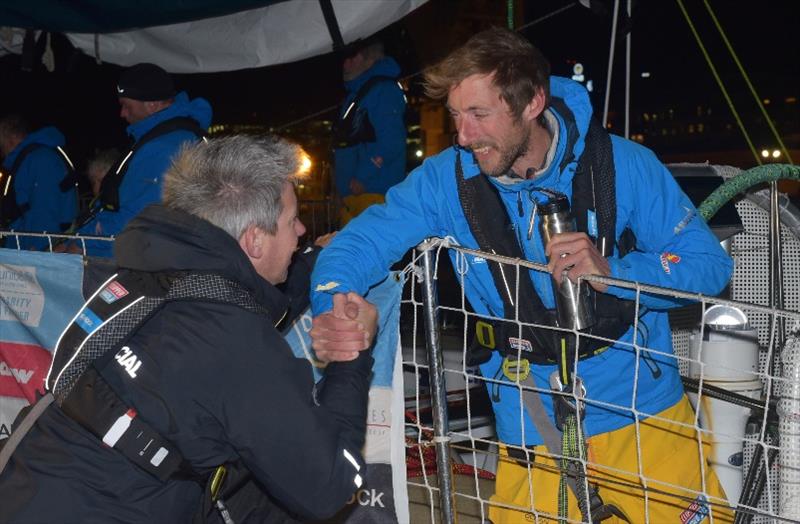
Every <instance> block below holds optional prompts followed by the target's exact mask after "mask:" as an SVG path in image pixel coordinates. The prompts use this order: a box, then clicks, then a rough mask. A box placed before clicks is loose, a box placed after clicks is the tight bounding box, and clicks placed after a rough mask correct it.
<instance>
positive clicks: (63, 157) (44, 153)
mask: <svg viewBox="0 0 800 524" xmlns="http://www.w3.org/2000/svg"><path fill="white" fill-rule="evenodd" d="M64 144H65V139H64V135H63V134H61V132H60V131H59V130H58V129H56V128H55V127H43V128H41V129H33V127H32V126H31V124H30V123H29V122H28V120H27V119H26V118H25V117H23V116H21V115H7V116H5V117H3V118H0V155H2V157H3V164H2V170H0V171H2V174H1V175H0V229H14V230H17V231H30V232H36V233H42V232H48V233H60V232H62V231H64V230H66V229H67V228H68V227H69V225H70V224H71V223H72V219H73V218H74V217H75V214H76V213H77V211H78V195H77V190H76V187H75V185H76V184H75V182H76V179H75V176H74V169H73V166H72V162H71V161H70V159H69V157H68V156H67V154H66V152H64ZM9 238H10V237H9ZM16 238H18V239H19V240H18V241H19V244H17V240H16ZM49 244H50V242H49V241H48V239H47V238H43V237H39V238H37V237H29V236H27V237H26V236H20V237H15V239H13V240H11V241H10V242H9V241H7V243H6V245H7V246H8V247H17V245H19V247H20V248H22V249H47V247H48V245H49Z"/></svg>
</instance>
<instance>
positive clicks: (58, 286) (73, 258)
mask: <svg viewBox="0 0 800 524" xmlns="http://www.w3.org/2000/svg"><path fill="white" fill-rule="evenodd" d="M82 283H83V260H82V258H81V256H79V255H69V254H57V253H41V252H36V251H17V250H13V249H0V439H2V438H6V437H8V434H9V433H10V427H11V422H13V420H14V417H15V416H16V414H17V412H19V410H20V409H22V408H23V407H24V406H26V405H28V404H29V403H31V402H33V401H34V400H35V398H36V397H35V395H36V391H37V390H38V391H41V390H42V389H43V384H44V378H45V375H46V374H47V370H48V369H49V367H50V360H51V355H52V352H53V349H54V348H55V346H56V343H57V342H58V337H59V335H60V334H61V332H62V331H63V330H64V328H65V327H66V326H67V324H69V322H70V321H71V320H72V318H73V316H74V315H75V313H76V312H77V311H78V309H80V307H81V305H82V304H83V296H82V293H81V286H82Z"/></svg>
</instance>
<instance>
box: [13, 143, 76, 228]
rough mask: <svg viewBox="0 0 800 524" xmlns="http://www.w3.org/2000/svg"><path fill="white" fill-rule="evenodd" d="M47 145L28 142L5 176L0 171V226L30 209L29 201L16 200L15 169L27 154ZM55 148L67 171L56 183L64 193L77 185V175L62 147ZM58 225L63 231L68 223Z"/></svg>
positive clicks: (20, 164)
mask: <svg viewBox="0 0 800 524" xmlns="http://www.w3.org/2000/svg"><path fill="white" fill-rule="evenodd" d="M49 147H50V146H46V145H44V144H28V145H27V146H25V147H24V148H23V149H22V151H20V152H19V154H17V158H15V159H14V163H13V164H11V167H10V168H9V169H8V171H7V172H6V173H5V176H2V175H3V173H0V228H8V227H9V226H10V225H11V224H12V223H13V222H14V221H16V220H17V219H18V218H20V217H21V216H22V215H24V214H25V213H27V212H28V211H30V209H31V205H30V203H28V202H23V203H20V202H19V201H18V200H17V191H16V189H15V188H14V177H16V176H17V171H19V168H20V167H21V166H22V162H24V161H25V159H26V158H27V157H28V155H29V154H31V153H33V152H34V151H35V150H37V149H40V148H49ZM55 150H56V151H57V152H58V157H59V158H60V159H61V161H62V162H63V163H64V167H65V168H66V171H67V173H66V175H65V176H64V178H62V179H61V182H59V183H58V189H59V191H61V192H62V193H66V192H67V191H69V190H70V189H72V188H75V187H76V186H77V185H78V177H77V174H76V173H75V166H73V164H72V161H71V160H70V159H69V156H67V153H66V152H65V151H64V149H63V148H61V147H55ZM60 226H61V228H60V230H61V231H63V230H64V229H66V228H68V227H69V224H60Z"/></svg>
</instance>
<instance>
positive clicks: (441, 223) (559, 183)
mask: <svg viewBox="0 0 800 524" xmlns="http://www.w3.org/2000/svg"><path fill="white" fill-rule="evenodd" d="M551 94H552V96H554V97H559V98H561V99H563V100H564V102H565V103H566V105H567V107H568V108H569V109H570V111H571V112H572V115H560V114H558V113H557V112H556V111H555V110H554V109H552V108H550V109H548V111H549V112H550V114H551V115H552V116H553V117H555V119H556V121H557V123H558V127H559V132H558V141H557V144H556V146H555V147H556V149H555V156H554V158H553V160H552V161H551V162H550V163H549V167H548V169H547V170H546V171H545V172H544V173H541V174H540V175H539V176H538V177H537V178H536V179H535V180H530V179H526V180H522V179H520V180H518V181H516V182H509V183H507V184H504V183H501V182H500V181H498V180H496V179H492V183H494V184H495V185H496V186H497V187H498V189H499V192H500V195H501V199H502V201H503V203H504V204H505V206H506V209H507V211H508V216H509V218H510V219H511V221H512V223H513V226H514V228H515V230H516V231H518V232H520V231H521V232H525V233H527V231H528V227H529V221H530V219H531V213H532V212H533V207H534V199H535V198H536V197H537V196H538V195H537V191H535V190H534V187H545V188H549V189H555V190H558V191H560V192H562V193H564V194H566V195H567V196H568V197H570V198H571V195H572V177H573V174H574V172H575V168H576V167H577V159H578V158H579V157H580V155H581V153H582V152H583V149H584V145H585V143H584V139H585V136H586V133H587V130H588V125H589V119H590V117H591V114H592V108H591V104H590V102H589V98H588V94H587V93H586V91H585V89H584V88H583V87H582V86H580V85H579V84H577V83H575V82H573V81H571V80H567V79H563V78H557V77H553V78H552V79H551ZM611 139H612V145H613V156H614V163H615V168H616V173H617V179H616V201H617V224H616V234H617V237H619V235H620V234H621V233H622V231H623V230H624V229H625V228H626V227H629V228H630V229H631V230H632V231H633V233H634V234H635V236H636V239H637V250H636V251H634V252H631V253H629V254H628V255H626V256H625V257H624V258H619V256H618V254H617V253H615V254H614V256H612V257H610V258H609V259H608V261H609V264H610V267H611V277H613V278H618V279H624V280H630V281H636V282H641V283H646V284H653V285H657V286H663V287H669V288H676V289H681V290H685V291H690V292H696V293H703V294H706V295H715V294H717V293H719V292H720V291H721V290H722V289H723V288H724V286H725V285H726V283H727V282H728V280H729V278H730V275H731V272H732V269H733V264H732V261H731V260H730V258H729V257H728V256H727V255H726V254H725V252H724V251H723V250H722V248H721V247H720V245H719V242H718V241H717V239H716V237H715V236H714V235H713V233H712V232H711V231H710V230H709V228H708V226H707V225H706V223H705V222H704V221H703V220H702V218H701V217H699V216H697V211H696V209H695V207H694V206H693V205H692V203H691V201H690V200H689V198H688V197H687V196H686V195H685V194H684V193H683V192H682V191H681V190H680V188H679V187H678V185H677V183H676V182H675V180H674V179H673V177H672V176H671V175H670V173H669V172H668V171H667V169H666V168H665V167H664V166H663V164H661V163H660V162H659V161H658V159H657V158H656V156H655V155H654V154H653V153H652V152H651V151H650V150H648V149H646V148H645V147H643V146H641V145H639V144H636V143H634V142H630V141H628V140H624V139H622V138H620V137H616V136H612V137H611ZM455 159H456V151H455V149H454V148H449V149H446V150H444V151H443V152H442V153H440V154H439V155H437V156H434V157H431V158H428V159H427V160H426V161H425V162H424V163H423V164H422V165H421V166H420V167H419V168H417V169H415V170H414V171H413V172H412V173H411V174H410V175H409V176H408V178H406V180H405V181H403V182H402V183H400V184H398V185H397V186H395V187H394V188H392V189H391V190H390V191H389V192H388V194H387V198H386V203H385V204H383V205H377V206H373V207H372V208H370V209H369V210H367V211H366V212H365V213H363V214H361V215H359V216H358V217H357V218H356V219H354V220H353V221H352V222H350V223H349V224H348V226H347V227H346V228H345V229H344V230H343V231H341V232H340V233H339V234H338V235H337V236H336V238H334V240H333V242H332V243H331V244H330V245H329V246H328V247H327V248H325V249H324V250H323V251H322V253H321V254H320V257H319V259H318V261H317V264H316V267H315V270H314V274H313V276H312V287H311V289H312V306H313V310H314V313H315V314H319V313H321V312H324V311H327V310H328V309H330V308H331V300H332V298H331V297H332V295H331V294H332V293H336V292H342V291H349V290H354V291H357V292H359V293H364V292H365V291H366V290H367V289H368V288H369V286H371V285H372V284H374V283H375V282H377V281H379V280H381V279H382V278H384V277H385V275H386V268H388V267H389V266H390V265H391V264H392V263H393V262H395V261H396V260H399V259H400V257H401V256H402V255H403V254H404V252H405V251H406V250H407V249H408V248H409V247H411V246H415V245H416V244H418V243H419V242H421V241H422V240H423V239H425V238H427V237H449V238H451V239H452V240H454V241H455V242H457V243H458V244H460V245H461V246H463V247H466V248H471V249H477V247H478V245H477V242H476V241H475V239H474V237H473V236H472V233H471V231H470V229H469V225H468V223H467V221H466V219H465V217H464V213H463V211H462V208H461V204H460V202H459V196H458V189H457V186H456V178H455V172H454V166H455ZM461 159H462V163H463V169H464V176H465V178H470V177H473V176H481V175H480V171H479V168H478V165H477V163H474V162H473V159H472V157H471V155H470V154H469V152H467V151H462V154H461ZM562 161H563V162H562ZM520 208H521V209H522V211H521V212H520ZM535 218H536V221H535V222H534V227H533V230H532V231H533V234H532V237H531V239H530V240H528V238H527V234H519V235H518V238H519V239H520V240H521V247H522V250H523V252H524V254H525V256H526V258H527V259H528V260H531V261H534V262H539V263H545V262H546V257H545V254H544V246H543V243H542V240H541V238H540V235H539V225H538V217H535ZM451 257H452V258H453V262H454V264H453V266H454V267H455V268H457V270H458V271H459V273H461V274H462V275H463V285H464V291H465V295H466V297H467V299H468V300H469V302H470V305H471V306H472V307H473V309H474V310H475V311H476V312H477V313H479V314H482V315H492V316H498V317H502V316H503V302H502V300H501V298H500V295H499V294H498V292H497V290H496V289H495V286H494V281H493V279H492V276H491V273H490V271H489V268H488V265H487V263H486V260H485V259H483V258H481V257H475V256H472V255H458V254H456V253H451ZM529 273H530V277H531V280H532V282H533V285H534V287H535V289H536V291H537V293H538V294H539V296H540V297H541V299H542V302H543V304H544V305H545V307H547V308H553V307H554V297H553V287H552V284H551V276H550V275H549V274H548V273H543V272H538V271H533V270H531V271H530V272H529ZM608 292H609V293H612V294H614V295H616V296H618V297H621V298H627V299H633V298H635V295H636V293H635V291H632V290H630V289H626V288H622V287H617V286H612V287H610V288H609V290H608ZM683 304H684V302H682V301H680V300H677V299H672V298H669V297H665V296H663V295H654V294H648V293H641V296H640V317H639V322H638V327H639V329H638V332H637V333H634V330H633V328H631V329H629V330H628V332H627V333H626V334H624V335H623V336H622V337H621V338H620V339H619V341H618V342H617V343H616V344H615V345H613V346H612V347H611V348H609V349H608V350H606V351H604V352H603V353H601V354H599V355H597V356H595V357H592V358H590V359H587V360H583V361H581V362H579V364H578V375H579V376H580V377H581V378H582V379H583V381H584V383H585V386H586V390H587V392H586V396H587V407H586V419H585V431H586V434H587V435H588V436H592V435H597V434H600V433H605V432H608V431H613V430H615V429H619V428H621V427H624V426H626V425H629V424H631V423H633V422H634V420H635V417H638V418H639V419H640V420H641V419H644V418H646V417H648V416H650V415H654V414H656V413H659V412H661V411H663V410H664V409H667V408H669V407H671V406H672V405H674V404H675V403H676V402H677V401H678V400H679V399H680V398H681V395H682V393H683V386H682V384H681V381H680V376H679V373H678V364H677V361H676V359H675V357H674V356H673V349H672V339H671V333H670V329H669V325H668V320H667V310H668V309H669V308H672V307H676V306H680V305H683ZM645 348H649V349H651V350H653V351H646V350H644V349H645ZM501 362H502V357H501V356H500V355H499V354H498V353H497V352H494V353H493V355H492V358H491V359H490V360H489V361H488V362H486V363H485V364H483V365H482V366H481V373H482V374H483V376H484V377H486V378H488V379H494V380H497V381H504V382H508V379H506V378H505V377H504V376H503V375H502V372H501V369H500V366H501ZM531 368H532V371H531V373H532V375H533V377H534V379H535V382H536V385H537V386H538V387H539V388H543V389H545V390H549V389H550V387H549V377H550V375H551V373H552V372H553V371H555V369H556V368H555V366H550V365H534V366H531ZM487 387H488V388H489V389H490V393H491V397H492V403H493V408H494V412H495V420H496V429H497V433H498V436H499V437H500V439H501V440H502V441H503V442H506V443H510V444H520V443H522V442H523V441H524V442H525V443H526V444H527V445H533V444H541V443H542V440H541V438H540V436H539V434H538V432H537V431H536V428H535V427H534V425H533V424H532V423H531V421H530V418H529V417H528V415H527V413H524V410H521V409H520V394H519V390H518V388H517V386H516V385H512V384H510V383H509V385H508V386H502V385H500V384H499V383H492V382H487ZM542 401H543V403H544V405H545V408H546V409H547V411H548V413H549V414H550V415H551V416H552V413H553V408H552V398H551V396H550V395H542ZM521 421H522V422H523V423H521ZM523 435H524V438H523Z"/></svg>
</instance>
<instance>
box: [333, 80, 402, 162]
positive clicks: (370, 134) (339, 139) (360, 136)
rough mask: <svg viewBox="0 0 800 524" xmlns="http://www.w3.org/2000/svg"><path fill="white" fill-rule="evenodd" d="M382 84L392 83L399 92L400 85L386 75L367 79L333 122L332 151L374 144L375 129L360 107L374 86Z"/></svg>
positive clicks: (365, 112)
mask: <svg viewBox="0 0 800 524" xmlns="http://www.w3.org/2000/svg"><path fill="white" fill-rule="evenodd" d="M383 82H393V83H395V84H397V86H398V87H399V88H400V90H401V91H402V90H403V87H402V86H401V85H400V83H399V82H398V81H397V80H395V79H394V78H392V77H391V76H386V75H376V76H373V77H371V78H369V79H368V80H367V81H366V82H364V84H363V85H362V86H361V87H360V88H359V89H358V91H357V92H356V96H355V97H353V100H352V101H351V102H350V104H349V105H348V106H347V109H345V111H344V113H343V114H342V115H341V116H340V117H339V118H338V119H337V120H336V121H335V122H334V124H333V127H332V128H331V133H332V135H333V137H332V144H333V148H334V149H341V148H344V147H352V146H356V145H358V144H365V143H370V142H375V128H374V127H373V126H372V122H370V120H369V114H368V113H367V111H366V110H365V109H364V108H363V107H361V101H362V100H364V97H365V96H367V93H369V92H370V90H371V89H372V88H373V87H375V86H376V85H378V84H380V83H383Z"/></svg>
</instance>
